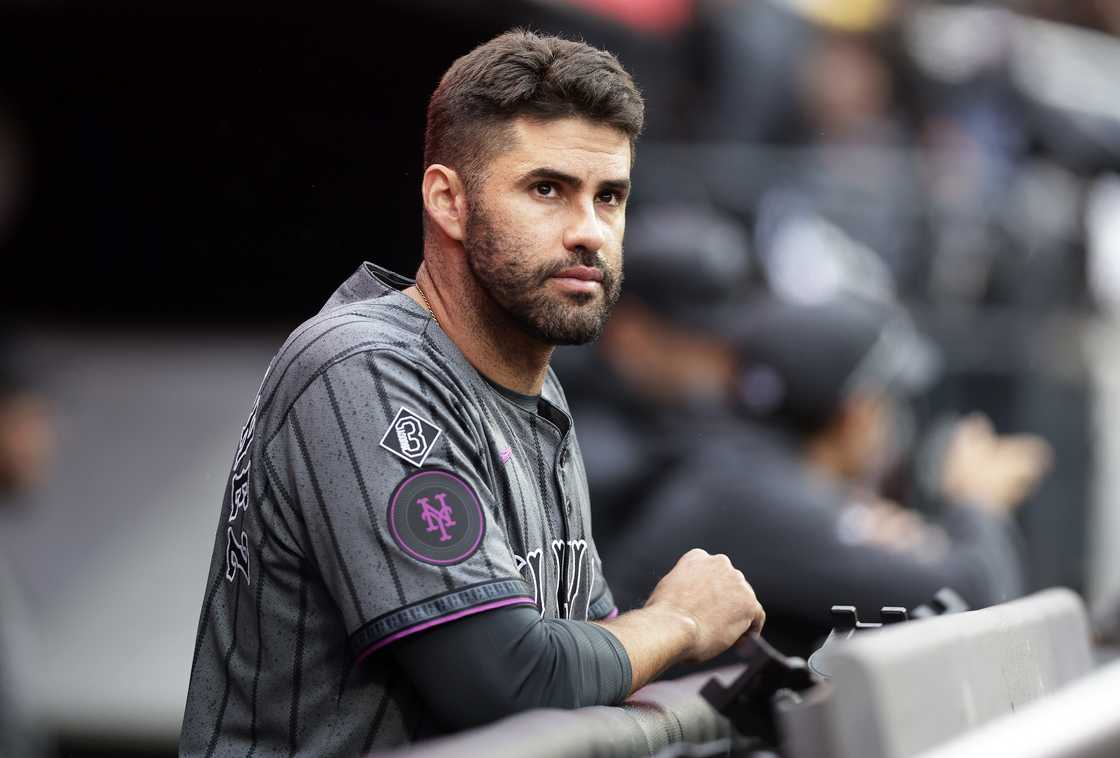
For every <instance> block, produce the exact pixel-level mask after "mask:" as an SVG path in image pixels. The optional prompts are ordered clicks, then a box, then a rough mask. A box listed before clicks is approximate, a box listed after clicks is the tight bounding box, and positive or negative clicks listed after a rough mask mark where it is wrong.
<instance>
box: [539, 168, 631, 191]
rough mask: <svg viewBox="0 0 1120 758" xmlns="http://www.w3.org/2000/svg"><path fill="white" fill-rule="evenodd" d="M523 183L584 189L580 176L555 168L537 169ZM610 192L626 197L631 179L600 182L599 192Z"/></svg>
mask: <svg viewBox="0 0 1120 758" xmlns="http://www.w3.org/2000/svg"><path fill="white" fill-rule="evenodd" d="M521 181H522V182H557V183H559V184H567V185H568V186H569V187H572V188H574V189H577V190H578V189H580V188H581V187H583V180H582V179H580V178H579V177H578V176H572V175H571V174H565V173H564V172H563V171H558V170H557V169H554V168H548V167H541V168H535V169H533V170H532V171H530V172H528V173H527V174H525V175H524V176H522V177H521ZM604 190H610V191H612V192H617V193H618V194H620V195H625V194H627V193H628V192H629V191H630V180H629V179H605V180H603V181H601V182H599V191H604Z"/></svg>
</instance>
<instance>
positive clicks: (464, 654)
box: [390, 606, 631, 732]
mask: <svg viewBox="0 0 1120 758" xmlns="http://www.w3.org/2000/svg"><path fill="white" fill-rule="evenodd" d="M390 650H391V651H392V654H393V655H394V657H395V658H396V660H397V662H398V664H399V665H400V666H401V668H402V669H403V670H404V672H405V674H406V675H407V676H408V678H409V679H410V680H411V682H412V683H413V686H415V687H416V689H417V691H418V692H419V694H420V697H421V698H422V699H423V700H424V702H425V703H426V704H427V705H428V707H429V708H430V709H431V710H432V711H433V714H434V716H435V718H436V719H437V720H438V721H439V723H440V727H442V731H447V732H451V731H458V730H460V729H467V728H470V727H474V726H480V725H482V724H487V723H490V722H492V721H496V720H498V719H500V718H504V717H505V716H509V715H512V714H514V713H517V712H520V711H525V710H530V709H532V708H580V707H583V706H588V705H615V704H617V703H620V702H622V701H623V700H624V699H625V698H626V696H627V695H628V694H629V692H630V684H631V669H630V659H629V657H628V656H627V654H626V650H625V649H624V648H623V647H622V644H621V643H620V642H619V641H618V640H617V639H616V638H615V636H614V635H613V634H611V633H610V632H608V631H607V630H606V629H604V628H603V627H601V626H598V625H597V624H593V623H590V622H587V621H569V620H567V619H542V618H541V616H540V613H539V612H538V611H537V610H536V608H534V607H532V606H516V607H510V608H499V609H497V610H493V611H487V612H484V613H479V614H476V615H474V616H468V617H466V618H463V619H459V620H457V621H455V622H453V623H450V624H443V625H441V626H437V627H435V628H433V629H429V630H427V631H425V632H421V633H419V634H416V635H413V636H411V637H406V638H405V639H403V640H400V641H399V642H397V643H396V644H395V645H393V646H392V647H391V648H390Z"/></svg>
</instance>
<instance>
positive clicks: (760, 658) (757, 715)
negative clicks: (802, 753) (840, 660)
mask: <svg viewBox="0 0 1120 758" xmlns="http://www.w3.org/2000/svg"><path fill="white" fill-rule="evenodd" d="M967 610H968V604H967V603H966V602H965V601H964V600H963V599H962V598H961V596H960V595H958V594H957V593H956V592H955V591H953V590H952V589H950V588H949V587H944V588H942V589H941V590H939V591H938V592H937V594H936V595H934V597H933V599H932V600H930V602H929V603H928V604H925V605H920V606H918V607H917V608H915V609H914V610H913V611H911V612H909V613H908V612H907V610H906V609H905V608H903V607H901V606H893V605H884V606H883V607H882V608H880V609H879V622H878V623H875V622H870V621H860V618H859V611H858V610H857V609H856V607H855V606H854V605H834V606H832V630H831V631H830V632H829V633H828V637H827V638H826V639H825V641H824V644H822V645H821V646H820V648H818V649H817V650H816V651H815V652H814V653H813V654H812V655H810V656H809V661H808V663H806V662H805V661H804V660H803V659H801V658H796V657H789V656H785V655H783V654H782V653H781V652H779V651H778V650H776V649H775V648H774V647H773V646H772V645H771V644H770V643H768V642H767V641H766V640H765V639H763V638H762V636H761V635H758V634H752V635H751V636H750V637H749V638H748V639H746V640H744V642H743V643H742V644H741V645H740V646H739V648H738V649H737V652H738V654H739V656H740V657H741V658H742V659H743V661H744V663H746V668H745V669H744V671H743V673H742V674H740V675H739V677H738V678H737V679H736V680H735V681H734V682H732V683H731V684H730V685H727V686H725V685H724V684H723V683H722V682H720V680H719V679H718V678H714V677H713V678H712V679H711V680H709V681H708V683H707V684H705V685H704V687H703V689H701V690H700V694H701V695H702V696H703V697H704V699H705V700H707V701H708V702H709V703H710V704H711V706H712V707H713V708H715V709H716V710H717V711H719V712H720V713H721V714H723V715H724V716H726V717H727V718H728V720H729V721H731V723H732V724H733V725H734V726H735V728H736V729H738V730H739V732H740V733H741V734H743V735H747V736H750V737H758V738H761V739H762V740H764V741H765V742H766V743H767V744H769V745H775V746H776V745H778V744H779V742H780V735H779V733H778V727H777V722H776V716H775V714H776V711H777V709H778V707H779V705H782V704H785V705H790V704H797V703H799V702H801V700H802V693H804V692H806V691H807V690H809V689H811V688H812V687H814V686H816V685H817V684H818V683H820V682H822V681H826V680H828V679H830V678H831V677H832V673H831V669H830V667H829V662H830V659H831V655H832V653H833V652H835V650H836V645H837V644H838V643H840V642H844V641H847V640H850V639H851V638H852V637H853V636H855V635H856V634H859V633H861V632H865V631H868V630H872V629H880V628H882V627H884V626H889V625H891V624H897V623H901V622H903V621H907V620H909V619H910V618H911V617H913V618H916V619H917V618H929V617H931V616H941V615H945V614H949V613H960V612H961V611H967Z"/></svg>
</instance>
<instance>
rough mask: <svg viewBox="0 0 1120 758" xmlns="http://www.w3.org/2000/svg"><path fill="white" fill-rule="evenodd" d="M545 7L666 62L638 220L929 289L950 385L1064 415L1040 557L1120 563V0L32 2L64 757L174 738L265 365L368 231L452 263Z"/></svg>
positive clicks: (981, 399) (39, 310)
mask: <svg viewBox="0 0 1120 758" xmlns="http://www.w3.org/2000/svg"><path fill="white" fill-rule="evenodd" d="M515 25H527V26H531V27H533V28H536V29H540V30H543V31H549V32H559V33H563V34H566V35H570V36H581V37H583V38H585V39H586V40H587V41H589V42H591V43H592V44H595V45H598V46H602V47H606V48H608V49H610V50H612V51H613V52H615V53H616V54H618V55H619V57H620V58H621V59H622V61H623V63H624V64H625V65H626V66H627V68H628V69H629V70H630V71H631V72H632V73H633V74H634V76H635V78H636V80H637V81H638V83H639V85H640V86H641V88H642V89H643V91H644V93H645V95H646V97H647V101H648V113H647V119H648V121H647V123H648V127H647V131H646V134H645V136H644V138H643V141H642V143H641V145H640V147H639V152H638V163H637V166H636V168H635V182H636V188H635V192H634V195H633V199H632V205H631V213H640V212H641V210H642V208H643V207H653V206H655V205H664V204H678V205H679V204H690V205H699V206H703V207H705V208H707V209H710V210H713V211H716V212H718V213H720V214H722V215H724V216H725V217H727V218H729V219H731V220H732V221H733V223H735V224H737V225H738V226H739V227H740V229H741V230H742V234H743V240H744V243H743V249H742V254H743V256H744V258H745V259H748V260H749V270H750V274H749V276H750V278H751V279H752V282H753V286H756V287H758V288H760V289H766V290H768V291H771V292H777V293H779V294H784V295H786V296H790V297H793V298H795V299H796V298H798V297H800V298H806V297H807V298H810V299H811V298H813V297H815V296H816V295H815V294H814V293H817V294H819V293H821V292H824V291H827V290H828V289H829V288H830V287H836V286H840V284H843V283H844V282H849V283H851V282H857V283H858V284H859V285H860V286H861V287H863V288H864V289H870V290H874V291H875V292H877V293H878V294H880V295H883V296H885V297H889V298H891V299H894V300H897V301H898V302H901V303H903V304H904V305H905V306H906V307H907V308H908V309H909V310H910V312H911V314H912V315H913V318H914V320H915V323H916V324H918V326H919V327H920V328H921V329H922V330H923V331H924V332H925V333H926V334H927V335H928V336H929V337H930V338H931V339H932V341H933V342H934V343H935V344H936V345H937V346H938V347H939V349H940V351H941V353H942V359H943V361H944V370H943V372H942V374H941V378H940V380H939V381H938V383H937V384H936V386H934V387H933V388H932V389H931V390H930V391H929V392H928V393H927V394H926V395H925V396H924V397H923V398H922V399H921V402H920V404H919V406H918V407H919V415H923V414H924V416H925V417H926V418H933V417H934V416H935V415H937V414H938V413H940V412H943V411H945V410H947V409H957V410H973V409H978V410H981V411H983V412H985V413H987V414H988V415H989V416H990V417H991V418H992V419H993V420H994V422H995V424H996V426H997V427H998V428H1000V429H1001V430H1006V431H1029V432H1033V433H1037V434H1040V435H1042V436H1044V437H1045V438H1046V439H1048V440H1049V441H1050V443H1051V445H1052V446H1053V448H1054V451H1055V466H1054V469H1053V471H1052V472H1051V475H1050V476H1049V477H1048V478H1047V479H1046V480H1045V482H1044V483H1043V485H1042V488H1041V489H1040V490H1039V492H1038V493H1036V495H1035V496H1034V497H1033V498H1032V500H1031V501H1030V502H1029V503H1028V504H1027V505H1026V506H1024V507H1023V508H1022V509H1021V510H1020V511H1019V514H1018V518H1019V520H1020V524H1021V526H1022V529H1023V535H1024V541H1025V546H1024V549H1025V550H1026V553H1027V555H1028V558H1029V561H1028V563H1029V570H1030V583H1031V585H1032V587H1043V586H1052V585H1057V584H1060V585H1064V586H1069V587H1072V588H1074V589H1076V590H1078V591H1081V592H1083V593H1085V594H1086V596H1087V597H1088V598H1089V599H1090V600H1091V601H1094V602H1096V601H1098V600H1100V601H1101V602H1104V601H1106V600H1107V599H1108V598H1111V597H1113V596H1115V595H1117V594H1118V593H1120V557H1118V556H1120V551H1118V549H1117V548H1120V512H1118V511H1117V508H1116V504H1115V500H1116V497H1117V494H1118V493H1120V474H1118V473H1117V472H1118V470H1120V469H1118V467H1117V464H1118V462H1120V457H1118V456H1120V436H1118V435H1117V432H1116V430H1117V429H1120V423H1117V422H1118V421H1120V340H1118V337H1120V329H1117V324H1116V320H1115V314H1116V308H1117V306H1118V305H1120V174H1118V172H1120V105H1118V104H1120V39H1118V37H1117V33H1118V32H1120V4H1118V3H1115V2H1109V1H1108V0H1098V1H1096V2H1093V1H1090V0H1086V2H1078V3H1062V2H1047V1H1045V0H1035V1H1028V0H1022V1H1020V2H1006V3H995V4H991V3H967V2H932V1H931V2H919V1H916V0H915V1H912V2H902V1H899V2H889V1H888V0H879V1H876V0H859V1H857V0H847V1H846V2H839V1H835V2H823V0H822V1H821V2H814V0H641V1H637V0H636V1H634V2H625V1H623V0H617V1H616V0H568V1H567V2H563V1H561V0H552V1H543V0H542V1H540V2H530V1H528V0H524V1H517V2H515V1H514V0H501V1H500V2H485V3H484V2H477V3H466V2H450V1H446V2H445V1H440V0H414V1H413V2H408V3H405V2H380V3H369V4H365V5H364V6H362V7H361V8H360V9H359V8H353V7H348V6H347V5H344V4H332V3H327V4H319V5H317V6H314V7H312V6H309V5H306V4H295V3H283V2H280V3H275V2H273V3H257V2H223V3H213V2H205V1H202V2H191V3H183V2H166V3H158V4H151V3H139V2H119V1H106V2H100V3H92V2H73V3H62V2H54V1H53V0H0V261H2V262H3V273H2V274H0V291H2V293H3V298H2V301H0V309H2V311H3V318H4V322H3V327H2V328H3V338H4V340H5V342H4V344H5V347H4V348H3V349H4V354H5V361H6V362H7V363H8V364H10V365H11V366H12V367H13V368H12V369H11V371H12V372H13V374H16V375H18V376H20V377H21V385H20V386H21V387H25V388H30V390H31V391H32V392H33V394H35V395H36V396H37V397H39V398H40V399H41V400H42V401H43V402H44V404H45V406H46V407H47V409H48V414H47V415H48V418H49V427H50V430H51V432H50V434H51V435H52V439H53V440H54V443H53V450H54V453H53V460H52V461H51V462H50V465H49V467H48V469H47V472H46V473H47V475H46V477H45V479H44V481H43V482H42V483H41V484H40V485H37V486H33V487H27V488H21V489H20V490H19V491H16V490H15V489H13V490H12V491H10V492H7V493H4V494H0V498H2V499H3V502H4V508H3V510H4V511H5V513H3V514H2V516H0V559H2V560H3V562H4V564H5V565H6V566H7V567H8V568H7V569H6V571H7V572H8V573H9V574H10V576H11V577H12V579H13V582H14V583H16V584H18V585H19V587H20V588H21V590H20V594H21V597H22V598H23V600H24V602H23V607H24V609H25V610H23V611H21V612H20V614H21V616H22V618H23V619H24V622H25V623H24V627H25V628H30V629H33V630H34V633H33V636H34V638H35V639H33V640H32V646H31V647H33V648H35V649H37V650H38V652H37V653H34V654H29V657H28V658H27V659H26V660H25V662H26V663H27V666H26V668H27V669H29V670H30V676H29V677H28V678H29V681H30V684H28V685H27V687H28V689H26V694H27V699H28V700H29V701H30V703H31V705H30V708H31V710H32V711H33V712H34V714H36V719H37V720H38V722H39V723H40V724H41V725H42V727H43V729H44V730H45V732H46V735H47V743H48V747H47V750H48V752H51V753H60V754H65V755H97V754H105V755H109V754H112V755H127V754H134V755H170V754H173V752H174V745H175V741H176V739H177V732H178V723H179V719H180V718H181V712H182V705H183V701H184V697H185V691H186V683H187V676H188V674H189V662H190V655H191V649H192V645H193V641H194V634H195V625H196V623H197V615H198V611H199V608H200V601H201V595H202V589H203V581H204V579H205V573H206V567H207V565H208V561H209V557H210V551H211V541H212V533H213V523H214V521H213V520H214V518H215V516H216V513H217V510H218V508H219V505H220V500H221V488H222V487H223V486H224V484H225V476H226V467H227V466H228V458H229V455H230V454H231V452H232V450H233V448H234V444H235V441H236V437H237V433H238V430H239V428H240V424H241V422H242V417H243V415H244V413H245V412H246V409H247V405H248V403H249V401H250V400H251V398H252V394H253V392H254V390H255V388H256V386H257V383H258V382H259V380H260V376H261V374H262V372H263V370H264V368H265V367H266V365H267V362H268V359H269V357H270V356H271V354H272V352H273V351H274V350H275V349H276V348H277V347H278V346H279V344H280V342H281V341H282V339H283V337H284V335H285V333H286V332H287V331H288V330H289V329H291V328H293V327H294V326H295V325H296V324H297V323H299V322H300V321H302V320H303V319H305V318H307V317H308V316H310V315H311V314H313V313H314V312H315V311H316V310H317V309H318V308H319V306H320V305H321V304H322V302H323V301H324V300H325V299H326V297H327V295H329V293H330V292H331V291H332V289H333V287H334V286H335V285H336V284H337V283H338V282H340V281H341V280H342V279H343V278H344V277H345V276H346V275H347V274H348V273H349V272H351V271H352V270H353V269H354V268H355V267H356V266H357V264H358V263H359V262H360V261H362V260H371V261H374V262H376V263H379V264H382V265H385V266H389V267H391V268H394V269H396V270H399V271H401V272H403V273H407V274H411V272H413V271H414V270H415V267H416V265H417V263H418V262H419V253H420V244H419V242H420V203H419V194H418V182H419V178H420V175H421V173H422V165H421V146H422V127H423V121H424V107H425V104H426V101H427V98H428V96H429V94H430V93H431V90H432V89H433V88H434V86H435V84H436V82H437V81H438V78H439V76H440V75H441V74H442V72H443V71H444V70H445V69H446V68H447V66H448V65H449V64H450V62H451V61H452V60H454V59H455V58H456V57H458V56H459V55H461V54H463V53H464V52H466V51H468V50H469V49H471V48H472V47H473V46H475V45H476V44H478V43H480V42H482V41H484V40H486V39H488V38H490V37H491V36H493V35H495V34H497V33H499V32H501V31H503V30H505V29H507V28H509V27H511V26H515ZM576 410H577V416H576V423H577V424H579V423H580V418H579V415H578V407H577V409H576ZM592 444H593V443H592ZM585 447H586V444H585ZM593 487H594V482H593ZM593 496H594V491H593ZM0 613H6V614H14V613H15V611H8V610H3V611H0Z"/></svg>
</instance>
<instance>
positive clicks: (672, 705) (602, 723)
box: [378, 667, 740, 758]
mask: <svg viewBox="0 0 1120 758" xmlns="http://www.w3.org/2000/svg"><path fill="white" fill-rule="evenodd" d="M739 669H740V667H730V668H728V669H722V670H721V672H720V673H723V674H725V675H728V676H734V675H735V673H737V672H738V670H739ZM711 676H712V673H711V672H709V673H705V674H695V675H693V676H688V677H684V678H681V679H677V680H674V681H667V682H654V683H653V684H650V685H648V686H646V687H643V688H642V689H640V690H638V691H637V692H635V693H634V694H633V695H631V696H630V699H629V700H627V701H626V703H625V704H624V705H622V706H620V707H607V706H596V707H592V708H580V709H579V710H576V711H562V710H556V709H542V710H537V711H529V712H527V713H523V714H520V715H518V716H511V717H510V718H507V719H503V720H502V721H499V722H497V723H495V724H491V725H490V726H485V727H482V728H479V729H474V730H471V731H469V732H464V733H462V734H458V735H455V736H452V737H446V738H441V739H436V740H431V741H428V742H422V743H420V744H418V745H415V746H413V747H410V748H403V749H401V750H399V751H394V752H393V753H391V755H393V756H410V757H412V758H461V756H465V755H479V756H485V757H486V758H554V757H555V758H568V757H569V756H571V758H581V757H583V756H588V757H590V756H596V758H598V757H599V756H603V757H604V758H608V757H609V758H614V757H616V756H617V757H618V758H625V757H628V756H642V755H653V754H654V753H656V752H658V751H659V750H661V749H663V748H665V747H666V746H668V745H673V744H676V743H682V742H687V743H693V744H698V743H708V742H714V741H717V740H720V739H724V738H730V737H731V734H732V730H731V725H730V724H729V723H728V721H727V719H725V718H723V717H722V716H720V715H719V714H718V713H716V712H715V711H714V710H712V708H711V707H710V706H709V705H708V704H707V703H706V702H705V701H704V700H703V699H702V698H701V697H700V694H699V692H700V688H701V687H703V686H704V683H705V682H707V681H708V679H710V678H711ZM378 755H382V754H380V753H379V754H378Z"/></svg>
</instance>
